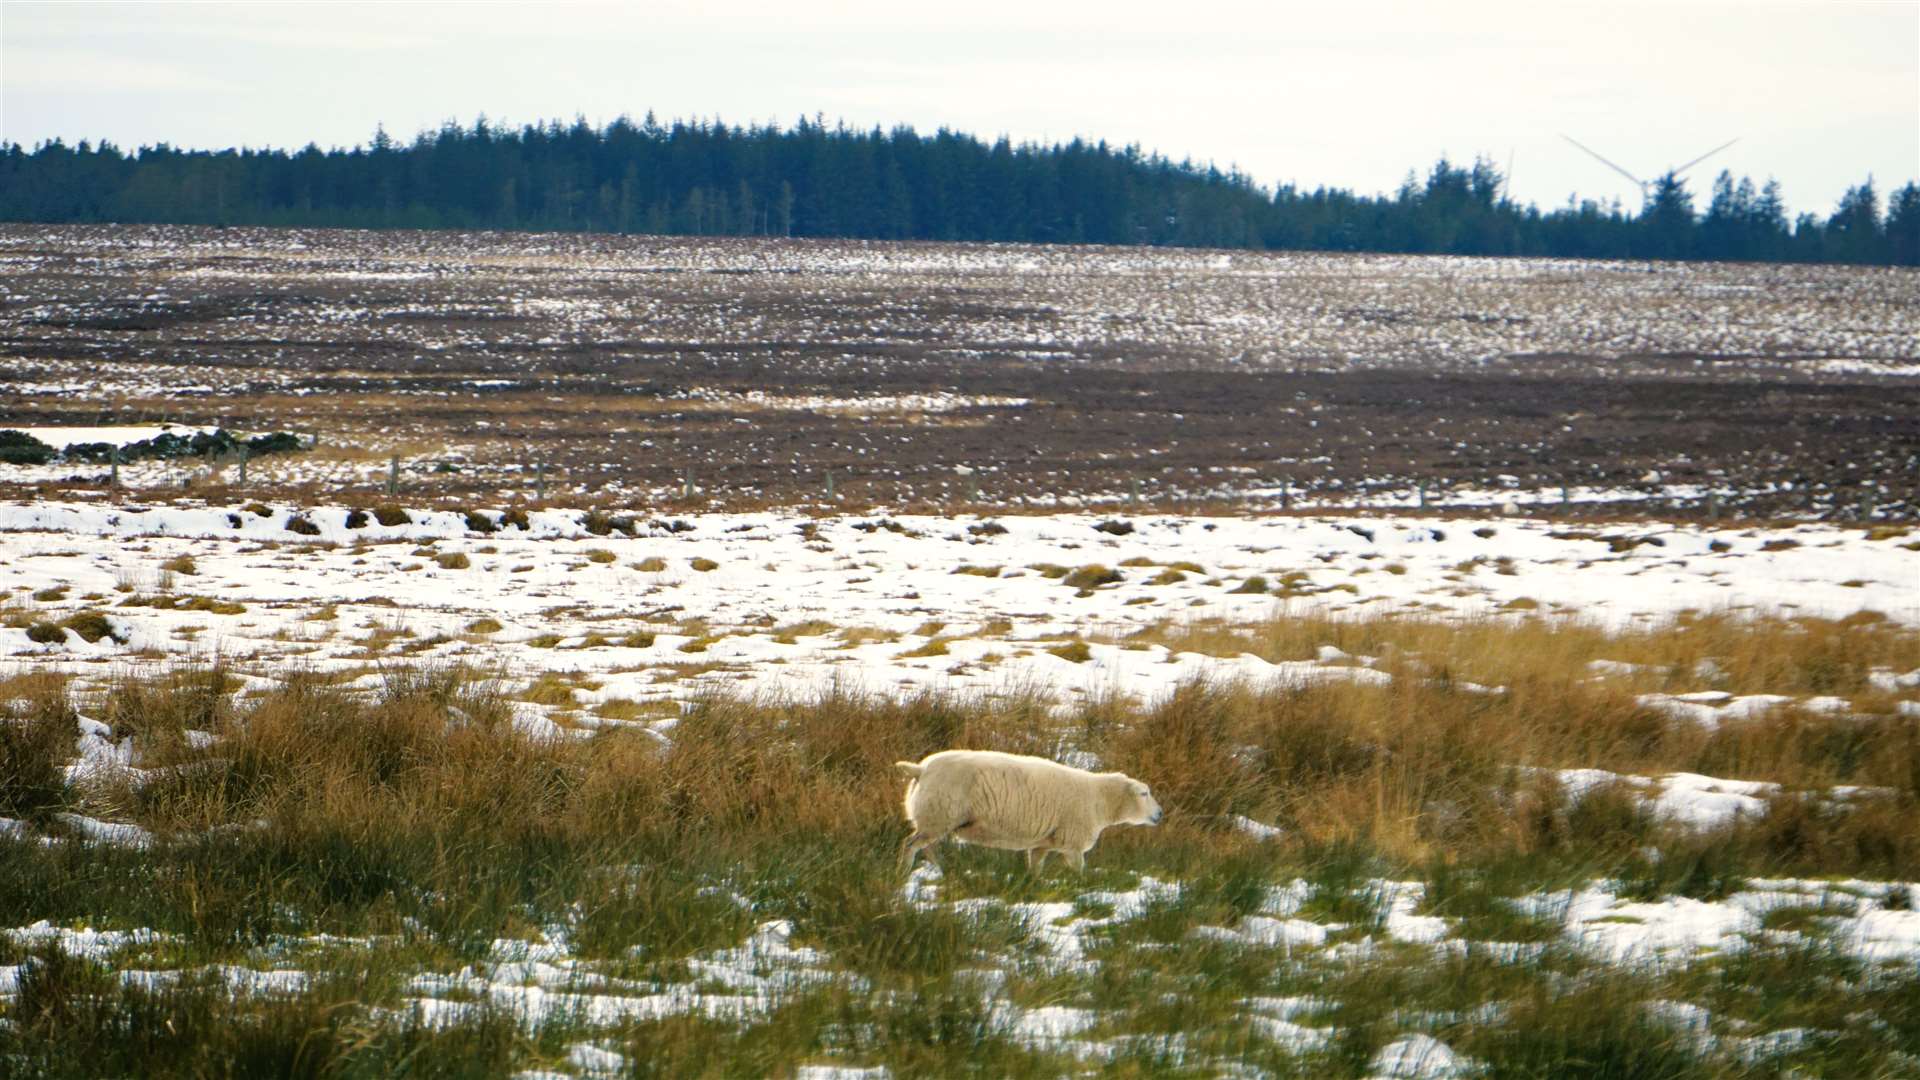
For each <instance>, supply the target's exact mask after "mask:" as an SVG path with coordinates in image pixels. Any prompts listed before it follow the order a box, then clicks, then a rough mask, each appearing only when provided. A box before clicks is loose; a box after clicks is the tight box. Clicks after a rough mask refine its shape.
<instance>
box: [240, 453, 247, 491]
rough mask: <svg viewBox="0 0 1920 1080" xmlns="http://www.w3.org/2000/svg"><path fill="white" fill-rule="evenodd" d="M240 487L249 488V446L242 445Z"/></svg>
mask: <svg viewBox="0 0 1920 1080" xmlns="http://www.w3.org/2000/svg"><path fill="white" fill-rule="evenodd" d="M240 486H241V487H246V486H247V444H246V443H241V444H240Z"/></svg>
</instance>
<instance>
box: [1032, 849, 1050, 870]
mask: <svg viewBox="0 0 1920 1080" xmlns="http://www.w3.org/2000/svg"><path fill="white" fill-rule="evenodd" d="M1050 854H1052V849H1051V848H1043V847H1037V848H1028V849H1027V869H1028V870H1029V871H1035V872H1037V871H1038V870H1039V869H1040V864H1041V863H1044V862H1046V861H1047V856H1048V855H1050Z"/></svg>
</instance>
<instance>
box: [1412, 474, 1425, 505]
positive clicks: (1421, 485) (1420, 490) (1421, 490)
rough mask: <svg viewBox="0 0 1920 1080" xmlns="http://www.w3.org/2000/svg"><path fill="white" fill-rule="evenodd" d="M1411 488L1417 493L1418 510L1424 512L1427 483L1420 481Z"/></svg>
mask: <svg viewBox="0 0 1920 1080" xmlns="http://www.w3.org/2000/svg"><path fill="white" fill-rule="evenodd" d="M1413 487H1414V491H1415V492H1416V493H1418V495H1419V497H1420V509H1422V510H1425V509H1426V508H1427V482H1426V481H1425V480H1422V481H1420V482H1419V483H1417V484H1415V485H1414V486H1413Z"/></svg>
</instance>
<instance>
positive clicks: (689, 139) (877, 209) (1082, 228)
mask: <svg viewBox="0 0 1920 1080" xmlns="http://www.w3.org/2000/svg"><path fill="white" fill-rule="evenodd" d="M0 219H5V220H11V221H36V222H147V223H170V224H205V225H289V226H296V225H297V226H337V227H348V228H420V229H441V228H458V229H520V230H541V231H592V232H629V233H634V232H637V233H657V234H681V235H709V236H712V235H724V236H736V235H756V236H758V235H772V236H831V237H868V238H880V239H901V240H907V239H915V240H975V241H1022V242H1033V243H1096V244H1148V245H1181V246H1198V247H1233V248H1275V249H1299V250H1321V251H1392V252H1428V253H1443V254H1479V255H1557V256H1576V257H1593V258H1625V257H1633V258H1659V259H1683V258H1697V259H1742V260H1769V261H1806V262H1820V261H1826V262H1849V263H1878V264H1894V265H1905V266H1912V265H1920V185H1916V184H1914V183H1908V184H1906V185H1905V186H1904V187H1901V188H1900V189H1898V190H1897V191H1895V192H1893V193H1892V194H1891V196H1890V197H1889V198H1888V199H1887V200H1886V204H1885V206H1884V207H1883V205H1882V202H1881V196H1880V194H1879V193H1878V192H1877V191H1876V190H1875V189H1874V186H1873V182H1872V181H1871V180H1868V181H1867V182H1865V183H1863V184H1860V185H1858V186H1857V187H1854V188H1852V189H1850V190H1849V191H1848V192H1847V194H1846V196H1845V197H1844V198H1842V199H1841V201H1840V204H1839V206H1838V207H1836V208H1835V210H1834V212H1833V213H1832V214H1831V215H1828V216H1826V217H1824V218H1822V217H1819V216H1817V215H1813V214H1802V215H1800V216H1799V217H1797V218H1794V219H1791V220H1790V219H1789V217H1788V215H1787V212H1786V208H1785V204H1784V201H1783V200H1782V198H1781V192H1780V189H1779V185H1778V184H1776V183H1773V182H1771V181H1769V182H1768V183H1766V184H1765V185H1764V186H1761V187H1755V185H1754V184H1753V182H1752V181H1751V180H1747V179H1740V180H1735V179H1734V178H1733V177H1732V176H1731V175H1729V174H1728V173H1725V172H1723V173H1721V174H1720V176H1719V178H1718V179H1717V180H1715V181H1714V183H1713V187H1712V191H1711V193H1710V195H1709V197H1708V200H1707V206H1706V207H1705V209H1704V210H1700V209H1698V208H1696V206H1695V197H1694V195H1693V193H1691V192H1690V191H1688V189H1687V187H1686V184H1685V183H1684V182H1683V181H1681V180H1679V179H1677V178H1675V177H1673V176H1670V175H1669V176H1666V177H1663V178H1661V180H1660V181H1659V182H1658V183H1657V184H1656V185H1655V186H1654V188H1653V190H1652V191H1651V192H1650V194H1649V196H1648V198H1647V200H1646V203H1645V205H1644V206H1642V207H1640V208H1638V209H1637V210H1630V209H1628V208H1625V207H1622V206H1621V205H1620V204H1618V203H1614V204H1610V205H1603V204H1601V203H1597V202H1593V201H1585V202H1574V201H1571V200H1570V201H1569V202H1568V204H1567V205H1566V206H1564V207H1559V208H1556V209H1553V210H1550V211H1544V212H1543V211H1541V210H1540V209H1539V208H1537V207H1535V206H1532V205H1526V206H1522V205H1519V204H1517V203H1515V202H1513V201H1512V200H1511V199H1509V198H1508V197H1507V196H1506V194H1505V190H1504V178H1503V177H1502V176H1501V175H1500V173H1499V171H1498V170H1497V169H1495V168H1494V166H1493V164H1492V163H1491V162H1489V161H1486V160H1481V161H1476V162H1475V163H1474V164H1473V165H1471V166H1456V165H1454V164H1452V163H1450V162H1448V161H1446V160H1442V161H1440V162H1439V163H1438V164H1436V165H1434V166H1433V168H1432V169H1431V170H1429V171H1428V172H1427V174H1426V176H1425V177H1417V176H1414V175H1412V174H1409V176H1408V178H1407V180H1406V182H1405V183H1404V184H1402V185H1401V187H1400V189H1399V190H1398V191H1397V192H1395V193H1394V194H1392V195H1384V196H1369V195H1358V194H1355V193H1353V192H1350V191H1345V190H1342V189H1337V188H1324V187H1323V188H1316V189H1314V190H1312V191H1304V190H1300V189H1297V188H1295V187H1293V186H1291V185H1288V186H1281V187H1279V188H1278V189H1275V190H1271V191H1269V190H1267V189H1265V188H1263V187H1261V186H1260V185H1258V184H1256V183H1255V182H1254V181H1253V180H1252V179H1250V178H1249V177H1247V176H1246V175H1244V174H1243V173H1240V172H1238V171H1228V172H1221V171H1220V170H1218V169H1216V168H1214V167H1212V166H1200V165H1195V164H1193V163H1191V162H1185V161H1183V162H1178V163H1176V162H1173V161H1170V160H1168V159H1166V158H1164V157H1161V156H1159V155H1154V154H1146V153H1143V152H1142V151H1141V149H1140V148H1139V147H1138V146H1128V147H1122V148H1115V147H1112V146H1109V145H1108V144H1106V143H1104V142H1098V143H1089V142H1085V141H1083V140H1080V139H1075V140H1073V141H1072V142H1068V143H1058V144H1053V145H1045V146H1042V145H1035V144H1021V145H1015V144H1013V143H1012V142H1010V141H1009V140H1007V139H1005V138H1002V139H1000V140H998V141H996V142H992V143H987V142H983V141H981V140H979V139H976V138H973V137H972V136H969V135H964V134H959V133H956V132H952V131H948V130H945V129H942V130H940V131H938V132H936V133H934V134H932V135H922V134H919V133H918V132H915V131H914V130H913V129H911V128H906V127H899V128H895V129H893V130H892V131H890V132H888V131H881V130H879V129H877V128H876V129H874V130H872V131H857V130H851V129H848V128H846V127H844V126H835V127H829V126H827V124H826V123H825V121H824V120H822V119H818V118H816V119H813V120H807V119H802V120H801V121H799V122H798V123H797V124H795V125H793V126H792V127H785V128H783V127H780V126H777V125H769V126H764V127H747V128H741V127H732V126H728V125H726V124H723V123H718V122H716V123H700V122H696V123H684V122H676V123H674V124H672V125H662V124H660V123H658V122H657V121H656V120H655V119H654V118H653V117H652V115H649V116H648V117H647V118H646V119H645V120H644V121H643V122H641V123H638V124H636V123H633V122H631V121H629V120H627V119H625V118H622V119H620V120H616V121H614V122H613V123H611V124H608V125H606V126H605V127H601V128H595V127H593V126H591V125H589V124H587V123H586V122H585V121H584V120H577V121H575V122H574V123H573V124H571V125H563V124H560V123H558V122H553V123H547V124H542V125H532V124H530V125H526V126H523V127H520V128H518V129H513V128H504V127H496V126H494V125H491V124H489V123H488V122H487V121H486V120H485V119H484V118H483V119H481V120H479V121H476V122H475V123H474V124H473V125H472V126H471V127H466V126H462V125H458V124H452V123H449V124H446V125H444V126H442V127H441V128H440V129H438V130H437V131H431V132H422V133H421V134H420V135H418V136H416V137H415V138H414V140H413V141H412V142H411V143H404V144H403V143H399V142H396V141H394V140H393V139H391V138H390V137H388V135H387V134H386V132H385V131H380V132H377V133H376V134H375V136H374V138H373V140H372V141H371V142H370V143H369V144H368V145H365V146H356V147H353V148H352V149H334V150H321V149H320V148H319V147H317V146H313V145H308V146H307V147H306V148H305V149H302V150H299V151H297V152H288V151H285V150H248V149H243V150H220V151H202V150H193V151H187V150H179V149H175V148H173V147H170V146H166V145H164V144H163V145H160V146H152V147H141V148H140V149H139V150H137V151H135V152H132V153H128V152H124V151H122V150H120V149H119V148H117V147H115V146H113V145H111V144H108V143H100V144H92V145H90V144H88V143H86V142H82V143H80V144H78V145H77V146H68V145H66V144H65V143H64V142H61V141H59V140H55V141H53V142H48V143H43V144H41V145H40V146H37V147H35V148H34V149H33V150H31V151H29V150H26V149H25V148H23V147H21V146H20V145H18V144H13V143H9V144H5V145H0Z"/></svg>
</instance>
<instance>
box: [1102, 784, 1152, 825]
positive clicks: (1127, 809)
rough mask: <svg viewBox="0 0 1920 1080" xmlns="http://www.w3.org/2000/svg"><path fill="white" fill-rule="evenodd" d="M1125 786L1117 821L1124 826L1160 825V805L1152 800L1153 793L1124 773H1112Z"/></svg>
mask: <svg viewBox="0 0 1920 1080" xmlns="http://www.w3.org/2000/svg"><path fill="white" fill-rule="evenodd" d="M1113 775H1115V776H1117V777H1119V778H1120V780H1121V781H1122V782H1123V783H1125V784H1126V795H1125V796H1124V797H1123V798H1122V800H1121V802H1120V813H1119V815H1118V817H1119V821H1120V823H1121V824H1124V825H1158V824H1160V818H1161V810H1160V804H1159V803H1158V802H1156V801H1155V800H1154V797H1153V792H1152V791H1151V790H1149V789H1148V788H1147V785H1146V784H1144V783H1141V782H1140V781H1138V780H1135V779H1134V778H1133V777H1131V776H1128V775H1126V774H1124V773H1114V774H1113Z"/></svg>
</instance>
